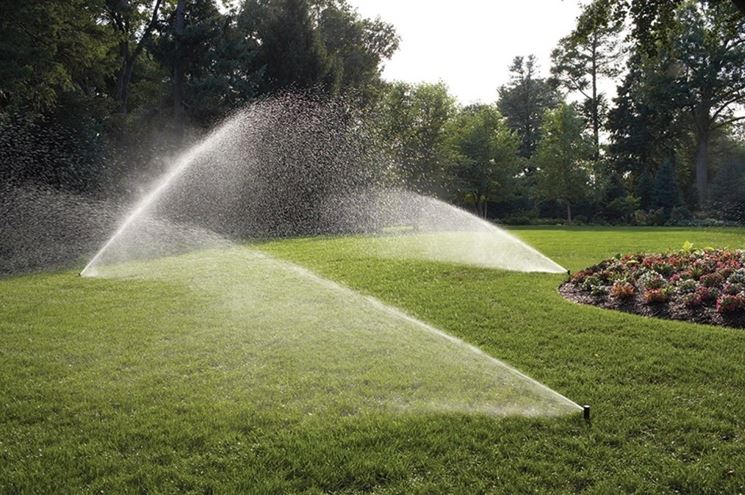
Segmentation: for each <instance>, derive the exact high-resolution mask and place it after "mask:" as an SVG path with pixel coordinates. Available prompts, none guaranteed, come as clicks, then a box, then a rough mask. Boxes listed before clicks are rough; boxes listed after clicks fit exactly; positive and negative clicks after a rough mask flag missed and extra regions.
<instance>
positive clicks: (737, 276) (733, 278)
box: [727, 268, 745, 285]
mask: <svg viewBox="0 0 745 495" xmlns="http://www.w3.org/2000/svg"><path fill="white" fill-rule="evenodd" d="M727 282H729V283H731V284H741V285H745V268H740V269H739V270H735V271H734V272H732V274H730V276H729V277H727Z"/></svg>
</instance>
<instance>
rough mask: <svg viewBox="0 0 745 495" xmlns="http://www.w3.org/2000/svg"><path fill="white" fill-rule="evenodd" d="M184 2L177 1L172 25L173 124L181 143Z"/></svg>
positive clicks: (182, 132) (183, 0) (182, 133)
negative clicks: (174, 49) (174, 48)
mask: <svg viewBox="0 0 745 495" xmlns="http://www.w3.org/2000/svg"><path fill="white" fill-rule="evenodd" d="M185 8H186V0H178V4H177V6H176V17H175V19H174V23H173V35H174V36H173V37H174V40H175V42H176V53H175V55H174V59H173V124H174V128H175V134H176V140H177V141H178V142H179V144H180V143H181V139H182V138H183V135H184V121H183V120H184V118H183V114H184V106H183V100H184V48H183V38H184V10H185Z"/></svg>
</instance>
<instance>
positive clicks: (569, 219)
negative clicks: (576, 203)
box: [567, 201, 572, 225]
mask: <svg viewBox="0 0 745 495" xmlns="http://www.w3.org/2000/svg"><path fill="white" fill-rule="evenodd" d="M567 224H569V225H571V224H572V203H570V202H569V201H567Z"/></svg>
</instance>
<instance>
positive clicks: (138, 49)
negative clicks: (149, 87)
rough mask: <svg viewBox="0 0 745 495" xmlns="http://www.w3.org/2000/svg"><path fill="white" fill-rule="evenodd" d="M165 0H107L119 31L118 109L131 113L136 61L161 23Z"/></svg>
mask: <svg viewBox="0 0 745 495" xmlns="http://www.w3.org/2000/svg"><path fill="white" fill-rule="evenodd" d="M162 5H163V0H152V1H151V0H106V17H107V19H108V21H109V23H110V25H111V26H112V28H113V29H114V31H115V32H116V37H117V41H118V58H119V70H118V73H117V77H116V86H115V90H114V99H115V100H116V102H117V107H118V111H119V112H120V113H123V114H126V113H127V112H128V99H129V84H130V82H131V81H132V73H133V72H134V68H135V63H136V62H137V59H138V58H139V56H140V55H141V54H142V51H143V50H144V49H145V46H146V44H147V42H148V41H149V40H150V38H151V36H152V34H153V31H154V30H155V27H156V25H157V23H158V16H159V14H160V8H161V6H162Z"/></svg>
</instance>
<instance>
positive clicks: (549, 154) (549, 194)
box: [535, 103, 593, 223]
mask: <svg viewBox="0 0 745 495" xmlns="http://www.w3.org/2000/svg"><path fill="white" fill-rule="evenodd" d="M584 125H585V123H584V121H583V120H582V118H580V117H579V115H577V112H576V111H575V110H574V109H573V108H572V107H571V106H570V105H567V104H566V103H563V104H561V105H560V106H559V107H558V108H556V109H555V110H551V111H549V112H548V113H547V114H546V118H545V119H544V123H543V127H542V132H543V139H542V140H541V142H540V144H539V145H538V149H537V151H536V157H535V162H536V164H537V165H538V172H537V179H538V180H537V183H536V191H535V193H536V196H537V197H538V199H542V200H549V201H557V202H559V203H562V204H564V205H565V206H566V213H567V222H569V223H571V222H572V204H573V203H576V202H577V201H579V200H581V199H583V198H585V197H586V196H587V192H588V188H589V179H590V174H589V171H588V162H589V160H590V159H591V158H592V151H593V147H592V143H591V142H590V141H589V140H588V138H587V136H585V135H584V133H583V129H584Z"/></svg>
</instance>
